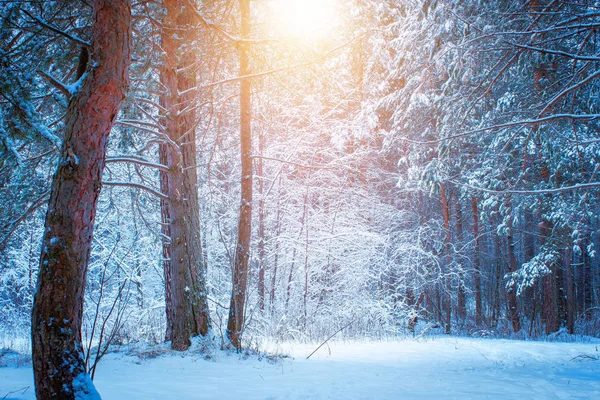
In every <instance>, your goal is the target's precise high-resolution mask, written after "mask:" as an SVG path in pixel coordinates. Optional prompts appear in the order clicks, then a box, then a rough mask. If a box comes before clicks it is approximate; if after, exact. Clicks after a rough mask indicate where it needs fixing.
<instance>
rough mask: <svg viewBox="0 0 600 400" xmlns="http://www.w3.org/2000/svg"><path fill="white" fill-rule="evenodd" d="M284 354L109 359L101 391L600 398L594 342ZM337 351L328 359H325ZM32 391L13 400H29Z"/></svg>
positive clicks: (14, 374)
mask: <svg viewBox="0 0 600 400" xmlns="http://www.w3.org/2000/svg"><path fill="white" fill-rule="evenodd" d="M314 347H315V346H305V345H303V346H298V345H295V346H293V347H291V346H290V347H285V346H284V347H281V348H280V349H281V350H284V351H286V352H288V353H290V354H292V355H293V356H294V357H296V358H295V359H294V360H292V359H284V360H282V361H278V362H276V363H274V364H272V363H269V362H266V361H264V360H263V361H259V360H257V359H256V358H255V357H253V358H250V359H246V360H243V359H241V358H240V357H239V356H238V355H228V354H226V353H223V352H217V354H216V355H215V357H214V359H213V360H211V361H205V360H203V359H201V358H199V356H194V355H188V356H186V357H181V356H178V355H173V356H172V355H168V356H162V357H160V358H155V359H150V360H145V361H143V362H142V363H141V364H137V363H136V362H137V359H136V358H132V357H130V356H125V355H123V354H111V355H109V356H107V358H106V359H105V360H104V361H103V362H102V364H101V365H100V367H99V370H98V373H97V376H96V384H97V387H98V390H99V391H100V393H101V394H102V397H103V399H104V400H110V399H177V400H187V399H190V400H191V399H248V400H250V399H269V400H274V399H298V400H300V399H461V400H463V399H519V400H527V399H600V360H592V359H589V358H588V359H583V358H581V357H580V358H578V359H575V360H573V358H574V357H577V356H581V355H588V356H592V357H598V356H600V351H598V350H600V344H597V343H542V342H519V341H508V340H475V339H455V338H435V339H428V340H426V341H419V342H417V341H412V340H407V341H394V342H367V343H353V342H346V343H342V342H338V343H334V344H332V345H331V346H330V349H328V348H327V346H324V347H323V348H321V349H320V350H319V352H317V353H316V354H315V355H314V356H313V357H312V358H311V359H310V360H305V359H304V358H305V357H306V355H307V354H308V353H310V351H312V350H313V349H314ZM329 350H330V351H331V355H330V354H329ZM31 374H32V373H31V369H29V368H0V399H1V398H2V396H4V395H5V394H6V393H8V392H10V391H13V390H17V389H19V388H23V387H26V386H30V385H32V376H31ZM33 398H34V396H33V393H32V388H30V389H29V390H27V391H26V393H25V394H21V393H13V394H11V395H10V396H8V397H7V399H33Z"/></svg>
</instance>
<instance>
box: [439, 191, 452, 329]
mask: <svg viewBox="0 0 600 400" xmlns="http://www.w3.org/2000/svg"><path fill="white" fill-rule="evenodd" d="M440 196H441V200H442V216H443V220H444V231H445V232H446V236H445V239H444V266H445V275H444V282H445V288H444V289H445V290H444V291H445V293H443V296H442V298H443V300H442V303H443V308H444V311H445V312H446V316H445V317H446V321H445V331H446V334H448V335H449V334H450V327H451V322H452V300H451V297H450V294H451V293H452V287H451V279H450V259H451V257H450V242H451V240H452V236H451V232H450V208H449V206H448V197H447V194H446V184H445V183H440Z"/></svg>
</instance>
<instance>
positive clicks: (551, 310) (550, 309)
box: [540, 221, 560, 335]
mask: <svg viewBox="0 0 600 400" xmlns="http://www.w3.org/2000/svg"><path fill="white" fill-rule="evenodd" d="M551 229H552V224H551V223H550V221H542V224H541V227H540V236H541V237H542V238H543V240H544V243H545V245H546V246H547V245H548V244H549V243H550V240H551V239H550V234H551V232H550V231H551ZM546 267H547V268H548V269H549V270H550V273H548V274H546V275H544V277H543V278H542V294H543V308H542V312H543V313H544V321H545V323H546V335H549V334H551V333H553V332H556V331H558V330H559V329H560V318H559V315H558V288H557V286H556V264H555V263H547V264H546Z"/></svg>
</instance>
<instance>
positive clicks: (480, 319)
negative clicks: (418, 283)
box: [471, 197, 483, 326]
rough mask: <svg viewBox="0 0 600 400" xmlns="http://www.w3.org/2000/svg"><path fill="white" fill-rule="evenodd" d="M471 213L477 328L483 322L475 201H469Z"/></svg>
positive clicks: (477, 211) (479, 246) (479, 251)
mask: <svg viewBox="0 0 600 400" xmlns="http://www.w3.org/2000/svg"><path fill="white" fill-rule="evenodd" d="M471 208H472V211H473V236H474V238H475V249H474V254H473V269H474V273H475V274H474V275H475V276H474V277H473V279H474V286H475V288H474V289H475V323H476V324H477V326H479V325H481V323H482V322H483V308H482V304H481V244H480V238H479V210H478V207H477V199H476V198H475V197H473V198H472V199H471Z"/></svg>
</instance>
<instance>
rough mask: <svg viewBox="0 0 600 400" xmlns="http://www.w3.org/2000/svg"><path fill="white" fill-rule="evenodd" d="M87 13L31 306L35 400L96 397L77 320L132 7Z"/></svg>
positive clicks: (124, 85)
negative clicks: (88, 42)
mask: <svg viewBox="0 0 600 400" xmlns="http://www.w3.org/2000/svg"><path fill="white" fill-rule="evenodd" d="M93 12H94V24H93V27H92V46H91V59H92V61H93V62H91V63H89V65H88V68H87V72H86V75H85V76H84V77H83V78H82V79H83V84H82V87H81V89H80V91H79V92H78V93H76V94H75V95H74V96H73V98H72V99H71V101H70V103H69V108H68V110H67V116H66V122H65V135H64V140H63V144H62V148H61V155H60V159H59V160H60V161H59V162H60V164H59V165H58V169H57V171H56V173H55V175H54V177H53V180H52V191H51V194H50V201H49V204H48V211H47V213H46V221H45V227H46V229H45V231H44V237H43V241H42V253H41V257H40V269H39V276H38V286H37V292H36V294H35V297H34V304H33V312H32V350H33V354H32V356H33V372H34V380H35V390H36V396H37V398H38V399H50V398H59V399H75V398H82V396H97V397H95V398H99V396H98V394H97V392H96V389H95V388H94V385H93V383H92V381H91V380H90V378H89V376H88V374H87V373H86V370H85V363H84V358H83V353H82V344H81V323H82V316H83V303H84V292H85V285H86V275H87V267H88V261H89V256H90V249H91V244H92V237H93V230H94V220H95V217H96V205H97V202H98V196H99V193H100V189H101V187H102V172H103V170H104V165H105V156H106V146H107V143H108V136H109V134H110V131H111V128H112V126H113V123H114V120H115V118H116V116H117V113H118V111H119V107H120V105H121V102H122V101H123V99H124V98H125V94H126V92H127V89H128V86H129V64H130V54H131V44H130V42H131V9H130V2H129V1H128V0H95V1H94V3H93Z"/></svg>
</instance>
